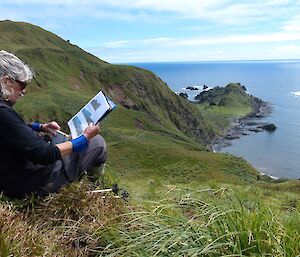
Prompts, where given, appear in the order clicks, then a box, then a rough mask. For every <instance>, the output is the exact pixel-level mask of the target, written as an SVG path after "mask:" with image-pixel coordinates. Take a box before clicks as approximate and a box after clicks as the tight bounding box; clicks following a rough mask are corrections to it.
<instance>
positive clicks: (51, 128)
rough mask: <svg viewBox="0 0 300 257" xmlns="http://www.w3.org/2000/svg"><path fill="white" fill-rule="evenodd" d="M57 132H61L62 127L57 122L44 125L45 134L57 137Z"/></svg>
mask: <svg viewBox="0 0 300 257" xmlns="http://www.w3.org/2000/svg"><path fill="white" fill-rule="evenodd" d="M57 130H60V126H59V125H58V123H57V122H56V121H51V122H49V123H44V124H43V125H42V131H43V132H49V133H51V134H52V135H56V132H57Z"/></svg>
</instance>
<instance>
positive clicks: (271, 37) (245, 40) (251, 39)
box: [102, 32, 300, 48]
mask: <svg viewBox="0 0 300 257" xmlns="http://www.w3.org/2000/svg"><path fill="white" fill-rule="evenodd" d="M296 40H300V34H299V33H291V32H280V33H271V34H250V35H229V36H221V37H194V38H186V39H175V38H167V37H165V38H152V39H143V40H120V41H115V42H106V43H104V44H103V45H102V47H107V48H131V47H137V46H139V45H151V44H155V43H157V44H159V45H160V46H164V47H185V46H201V45H223V44H250V43H252V44H257V43H266V42H268V43H270V42H271V43H272V42H286V41H296Z"/></svg>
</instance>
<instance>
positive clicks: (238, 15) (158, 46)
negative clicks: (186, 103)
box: [0, 0, 300, 63]
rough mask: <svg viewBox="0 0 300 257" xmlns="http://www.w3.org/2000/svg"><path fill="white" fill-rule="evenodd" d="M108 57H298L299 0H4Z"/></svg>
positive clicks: (6, 8)
mask: <svg viewBox="0 0 300 257" xmlns="http://www.w3.org/2000/svg"><path fill="white" fill-rule="evenodd" d="M0 10H1V12H0V20H6V19H8V20H13V21H23V22H29V23H32V24H34V25H37V26H40V27H42V28H44V29H46V30H49V31H51V32H52V33H55V34H57V35H58V36H60V37H62V38H63V39H65V40H70V42H71V43H73V44H76V45H78V46H79V47H81V48H82V49H84V50H85V51H87V52H89V53H91V54H93V55H96V56H97V57H99V58H100V59H102V60H105V61H108V62H110V63H137V62H182V61H230V60H271V59H272V60H273V59H300V0H265V1H264V0H81V1H75V0H9V1H8V0H0Z"/></svg>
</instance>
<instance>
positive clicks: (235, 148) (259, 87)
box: [131, 60, 300, 179]
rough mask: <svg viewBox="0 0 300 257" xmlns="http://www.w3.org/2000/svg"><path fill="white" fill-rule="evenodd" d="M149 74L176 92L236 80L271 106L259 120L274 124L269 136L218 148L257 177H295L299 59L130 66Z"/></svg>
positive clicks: (299, 168)
mask: <svg viewBox="0 0 300 257" xmlns="http://www.w3.org/2000/svg"><path fill="white" fill-rule="evenodd" d="M131 65H134V66H137V67H141V68H145V69H148V70H151V71H153V72H154V73H155V74H156V75H157V76H159V77H160V78H161V79H162V80H163V81H165V82H166V83H167V84H168V85H169V87H170V88H171V89H172V90H173V91H175V92H186V93H189V95H190V98H192V97H193V96H194V95H196V94H197V93H199V92H197V91H192V92H191V91H190V90H186V89H185V88H186V87H187V86H195V87H196V86H198V87H202V86H203V85H206V86H208V87H215V86H226V85H227V84H228V83H230V82H240V83H241V84H242V85H244V86H245V87H246V88H247V91H248V92H249V94H252V95H254V96H257V97H259V98H261V99H262V100H264V101H267V102H270V103H271V105H272V107H273V111H272V113H271V115H270V116H268V117H267V118H264V120H263V121H266V122H270V123H274V124H275V125H276V126H277V130H276V131H275V132H274V133H269V132H260V133H254V132H253V133H251V134H250V135H246V136H242V137H241V138H240V139H237V140H233V141H231V143H232V144H231V145H230V146H228V147H225V148H223V149H221V150H220V151H221V152H229V153H231V154H234V155H236V156H241V157H243V158H244V159H246V160H247V161H248V162H249V163H251V164H252V165H253V166H254V167H256V168H257V169H258V170H259V171H260V172H261V173H264V174H267V175H270V176H273V177H277V178H279V177H286V178H293V179H298V178H300V60H286V61H240V62H186V63H135V64H131Z"/></svg>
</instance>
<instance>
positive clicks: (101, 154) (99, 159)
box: [89, 135, 107, 166]
mask: <svg viewBox="0 0 300 257" xmlns="http://www.w3.org/2000/svg"><path fill="white" fill-rule="evenodd" d="M89 147H91V148H92V149H93V150H94V151H95V152H97V154H96V162H95V166H100V165H101V164H102V163H104V162H105V161H106V159H107V153H106V152H107V148H106V142H105V140H104V138H103V137H102V136H100V135H97V136H95V137H93V138H92V139H91V140H90V142H89Z"/></svg>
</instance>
